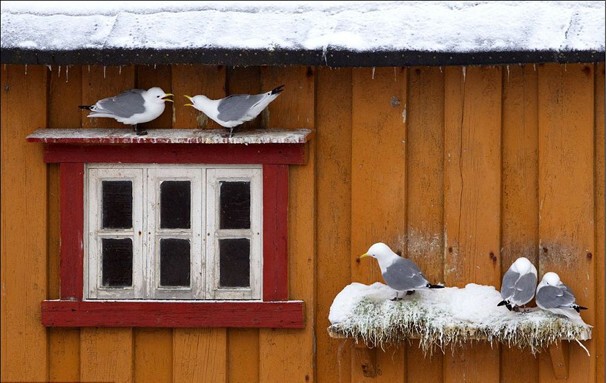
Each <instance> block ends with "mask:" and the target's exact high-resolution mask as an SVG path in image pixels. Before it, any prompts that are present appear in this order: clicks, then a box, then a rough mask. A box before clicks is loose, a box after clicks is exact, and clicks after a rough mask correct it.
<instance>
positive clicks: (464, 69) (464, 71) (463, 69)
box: [462, 66, 466, 82]
mask: <svg viewBox="0 0 607 383" xmlns="http://www.w3.org/2000/svg"><path fill="white" fill-rule="evenodd" d="M462 74H463V75H464V82H466V67H465V66H463V67H462Z"/></svg>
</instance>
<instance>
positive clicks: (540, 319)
mask: <svg viewBox="0 0 607 383" xmlns="http://www.w3.org/2000/svg"><path fill="white" fill-rule="evenodd" d="M475 286H477V287H486V286H479V285H475ZM467 287H468V286H467ZM452 289H455V290H460V291H463V290H465V289H457V288H452ZM452 289H443V290H435V291H422V292H416V293H415V294H414V295H412V296H407V297H405V298H404V299H403V300H401V301H391V300H389V299H387V300H386V299H378V297H377V296H375V297H362V298H361V299H360V300H358V301H356V300H353V301H354V303H353V304H351V305H350V307H349V309H350V310H349V311H350V312H348V313H342V315H341V317H343V318H345V319H344V320H342V321H339V322H337V323H333V324H332V325H331V326H330V327H329V328H328V331H329V334H330V335H331V336H332V337H335V338H353V339H355V340H356V341H357V342H359V341H362V342H364V343H365V344H366V345H367V346H369V347H381V348H384V347H385V346H387V345H391V344H399V343H402V342H403V341H406V340H408V339H419V340H420V348H421V349H422V350H423V352H424V353H425V354H427V353H430V354H432V353H433V352H434V351H435V349H436V348H437V347H438V348H440V349H441V350H442V352H443V353H444V352H445V349H446V348H447V347H449V346H450V347H451V348H452V351H453V347H455V346H461V345H463V344H464V343H469V342H472V341H478V340H487V341H489V342H491V343H492V344H493V343H502V344H506V345H508V346H509V347H518V348H521V349H525V348H529V349H530V350H531V352H532V353H533V354H535V353H537V352H539V351H541V349H543V348H546V347H547V346H548V345H550V344H552V343H555V342H557V341H559V340H576V341H578V343H579V341H580V340H587V339H590V337H591V326H589V325H587V324H586V323H584V322H583V321H582V320H580V321H579V322H577V321H576V322H574V321H571V320H569V319H567V318H561V317H559V316H557V315H554V314H552V313H549V312H545V311H541V310H536V311H530V312H525V313H514V312H509V311H507V309H505V307H503V306H502V307H497V304H496V303H493V302H492V305H493V304H494V305H495V307H491V308H489V309H488V308H484V310H485V311H486V313H485V314H484V317H483V318H482V320H480V321H478V322H474V321H470V320H462V319H458V318H454V314H453V312H452V311H451V310H450V307H453V304H452V302H450V303H444V302H442V300H447V299H449V298H447V297H445V298H441V296H440V295H441V294H443V292H444V293H447V291H446V290H452ZM485 290H487V289H485ZM490 290H493V289H490ZM487 291H489V290H487ZM493 291H495V290H493ZM485 293H486V291H485ZM489 293H491V294H492V292H491V291H489ZM495 293H496V294H497V296H496V297H495V299H498V300H497V302H499V299H500V297H499V293H498V292H497V291H495ZM437 294H438V295H437ZM428 297H430V299H427V298H428ZM451 298H453V294H451ZM484 298H487V297H486V296H485V297H484ZM349 299H350V300H352V298H349ZM491 299H493V296H491V298H490V300H491ZM486 301H487V300H486V299H484V300H483V299H479V302H478V304H481V305H482V304H487V303H486ZM449 304H451V306H449ZM456 307H457V305H456ZM463 310H470V306H468V307H465V305H464V308H463ZM343 314H346V315H343ZM580 345H581V343H580ZM582 347H583V346H582Z"/></svg>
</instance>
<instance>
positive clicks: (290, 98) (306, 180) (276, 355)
mask: <svg viewBox="0 0 607 383" xmlns="http://www.w3.org/2000/svg"><path fill="white" fill-rule="evenodd" d="M314 76H315V75H314V72H313V70H312V69H311V68H306V67H301V66H293V67H285V68H276V67H272V68H262V71H261V78H262V88H263V89H265V88H268V89H271V88H273V87H275V86H277V85H280V84H285V90H284V92H283V93H281V95H280V96H279V97H278V98H277V99H276V100H275V101H274V102H272V103H271V104H270V105H269V106H268V108H269V120H268V126H267V128H285V129H296V128H308V129H314V94H315V91H314ZM307 145H308V163H307V164H306V165H301V166H291V167H289V216H288V222H289V229H288V249H289V299H301V300H303V301H304V302H305V309H304V310H305V320H306V325H305V328H304V329H303V330H267V329H261V330H260V333H259V347H260V349H259V355H260V358H261V359H260V362H259V375H260V381H261V382H287V381H309V380H311V379H313V378H314V315H315V314H314V308H315V306H314V305H315V301H314V283H315V275H314V271H315V264H316V245H315V241H314V239H315V237H314V234H315V211H316V209H315V197H314V195H315V191H316V183H315V174H314V168H315V166H314V164H315V145H316V142H315V140H314V139H313V140H312V141H310V142H308V144H307Z"/></svg>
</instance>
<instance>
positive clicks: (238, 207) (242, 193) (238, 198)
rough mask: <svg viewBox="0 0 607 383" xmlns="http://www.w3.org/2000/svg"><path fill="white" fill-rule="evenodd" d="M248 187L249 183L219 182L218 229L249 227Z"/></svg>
mask: <svg viewBox="0 0 607 383" xmlns="http://www.w3.org/2000/svg"><path fill="white" fill-rule="evenodd" d="M250 185H251V183H250V182H225V181H224V182H220V194H219V195H220V198H219V199H220V215H219V228H220V229H248V228H250V227H251V186H250Z"/></svg>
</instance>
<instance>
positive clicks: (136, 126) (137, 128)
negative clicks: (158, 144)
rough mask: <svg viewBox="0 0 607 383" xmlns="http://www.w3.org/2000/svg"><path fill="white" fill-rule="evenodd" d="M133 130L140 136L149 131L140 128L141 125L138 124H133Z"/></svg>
mask: <svg viewBox="0 0 607 383" xmlns="http://www.w3.org/2000/svg"><path fill="white" fill-rule="evenodd" d="M133 130H134V131H135V134H137V135H138V136H145V135H146V134H148V132H147V131H145V130H139V125H137V124H135V125H133Z"/></svg>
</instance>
